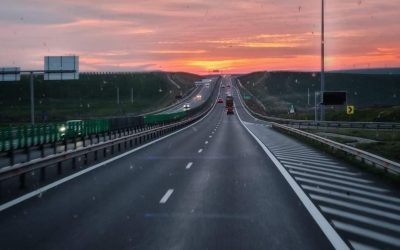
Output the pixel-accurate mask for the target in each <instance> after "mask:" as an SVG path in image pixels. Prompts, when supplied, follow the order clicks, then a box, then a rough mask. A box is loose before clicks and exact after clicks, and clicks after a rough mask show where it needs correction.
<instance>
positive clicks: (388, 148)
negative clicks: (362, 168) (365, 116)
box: [305, 128, 400, 162]
mask: <svg viewBox="0 0 400 250" xmlns="http://www.w3.org/2000/svg"><path fill="white" fill-rule="evenodd" d="M305 130H306V131H307V132H311V133H315V134H318V135H320V136H323V137H326V138H328V139H331V140H333V141H337V142H339V143H343V144H347V145H350V146H354V147H356V148H359V149H361V150H365V151H367V152H370V153H373V154H376V155H379V156H382V157H384V158H387V159H390V160H393V161H396V162H400V131H399V130H371V129H337V128H334V129H305ZM326 132H329V133H330V135H328V136H327V135H323V134H320V133H326ZM332 134H336V135H338V136H333V135H332ZM343 135H344V136H350V137H348V138H343V137H342V136H343ZM357 138H359V139H357ZM363 139H368V140H373V141H370V142H365V141H364V140H363Z"/></svg>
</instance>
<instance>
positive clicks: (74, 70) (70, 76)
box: [44, 56, 79, 80]
mask: <svg viewBox="0 0 400 250" xmlns="http://www.w3.org/2000/svg"><path fill="white" fill-rule="evenodd" d="M77 79H79V57H78V56H45V57H44V80H77Z"/></svg>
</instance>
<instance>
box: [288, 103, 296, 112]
mask: <svg viewBox="0 0 400 250" xmlns="http://www.w3.org/2000/svg"><path fill="white" fill-rule="evenodd" d="M294 113H296V112H295V111H294V107H293V104H292V105H291V106H290V110H289V114H294Z"/></svg>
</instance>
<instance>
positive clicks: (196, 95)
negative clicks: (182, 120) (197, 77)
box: [161, 77, 217, 114]
mask: <svg viewBox="0 0 400 250" xmlns="http://www.w3.org/2000/svg"><path fill="white" fill-rule="evenodd" d="M216 81H217V78H216V77H214V78H212V81H211V82H210V84H209V86H208V87H207V86H205V84H203V85H200V86H198V87H197V89H196V90H195V91H194V92H193V93H192V94H191V95H190V96H189V97H188V98H185V100H184V101H182V102H180V103H178V104H177V105H174V106H172V107H171V108H169V109H167V110H164V111H163V112H161V113H162V114H169V113H175V112H181V111H185V110H186V109H185V108H184V107H183V105H184V104H189V107H190V108H196V107H198V106H200V105H201V104H202V103H203V102H204V101H205V100H207V99H208V97H209V96H210V94H211V92H212V90H213V88H214V86H215V85H216Z"/></svg>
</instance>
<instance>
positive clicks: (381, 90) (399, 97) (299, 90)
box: [238, 71, 400, 122]
mask: <svg viewBox="0 0 400 250" xmlns="http://www.w3.org/2000/svg"><path fill="white" fill-rule="evenodd" d="M238 79H239V80H240V82H241V84H242V85H243V87H244V88H245V90H246V91H248V93H249V94H250V95H251V96H252V97H253V99H255V100H253V101H249V103H250V104H249V105H254V104H255V103H257V104H258V106H260V107H261V108H262V109H263V110H264V112H265V114H267V115H269V116H277V117H282V118H293V119H310V120H312V119H314V92H315V91H319V90H320V74H319V73H315V72H285V71H281V72H254V73H251V74H247V75H242V76H240V77H239V78H238ZM399 86H400V75H399V74H392V75H384V74H350V73H327V74H326V91H346V92H347V103H348V104H349V105H355V108H356V112H355V114H354V115H352V116H348V115H347V114H346V113H345V107H344V106H338V107H333V106H329V107H327V114H326V118H327V120H340V121H387V122H388V121H392V122H394V121H400V87H399ZM308 91H309V93H310V96H309V98H308ZM252 102H253V104H251V103H252ZM291 105H293V107H294V109H295V111H296V114H295V115H289V114H288V112H289V109H290V107H291Z"/></svg>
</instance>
